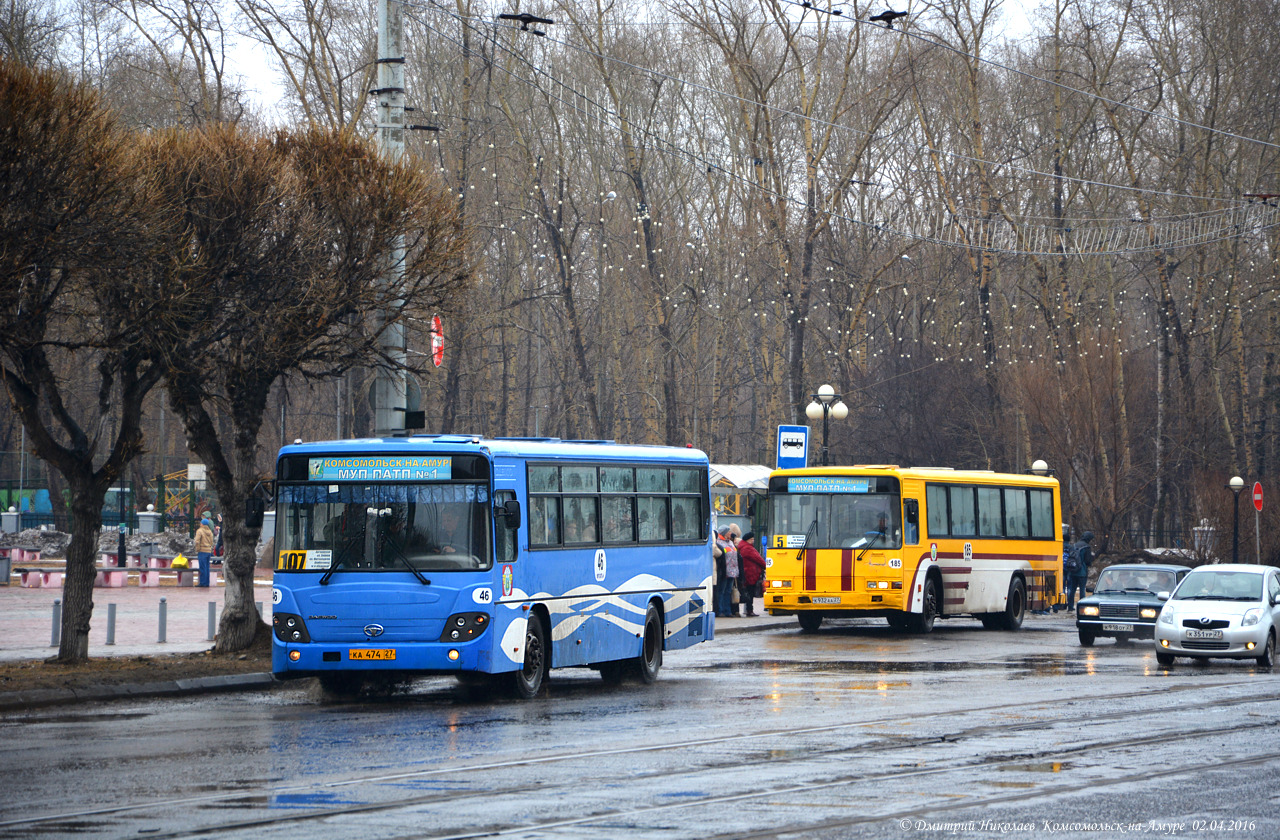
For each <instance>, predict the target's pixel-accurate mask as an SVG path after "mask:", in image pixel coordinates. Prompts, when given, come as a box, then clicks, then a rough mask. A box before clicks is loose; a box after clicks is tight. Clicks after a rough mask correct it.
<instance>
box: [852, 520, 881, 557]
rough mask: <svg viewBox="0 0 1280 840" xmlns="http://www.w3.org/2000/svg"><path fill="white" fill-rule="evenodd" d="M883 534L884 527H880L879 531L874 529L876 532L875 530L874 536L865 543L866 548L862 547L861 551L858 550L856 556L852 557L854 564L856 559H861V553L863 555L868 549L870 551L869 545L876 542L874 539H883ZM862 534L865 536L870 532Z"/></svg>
mask: <svg viewBox="0 0 1280 840" xmlns="http://www.w3.org/2000/svg"><path fill="white" fill-rule="evenodd" d="M884 534H885V530H884V528H881V529H880V530H879V531H876V532H875V536H874V537H871V542H869V543H867V547H866V548H864V549H862V551H860V552H859V553H858V556H857V557H855V558H853V562H854V563H855V564H857V563H858V561H860V560H861V559H862V555H864V554H866V553H867V552H868V551H870V550H871V547H872V546H874V545H875V544H876V540H882V539H884ZM863 536H864V537H865V536H870V534H863Z"/></svg>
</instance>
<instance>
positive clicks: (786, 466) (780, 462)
mask: <svg viewBox="0 0 1280 840" xmlns="http://www.w3.org/2000/svg"><path fill="white" fill-rule="evenodd" d="M807 466H809V427H808V426H779V427H778V458H777V466H776V467H775V469H779V470H793V469H801V468H803V467H807Z"/></svg>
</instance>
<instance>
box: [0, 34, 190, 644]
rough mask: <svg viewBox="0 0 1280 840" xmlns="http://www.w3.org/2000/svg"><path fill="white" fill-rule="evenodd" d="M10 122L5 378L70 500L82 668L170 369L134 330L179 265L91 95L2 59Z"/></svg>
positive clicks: (68, 608) (67, 626)
mask: <svg viewBox="0 0 1280 840" xmlns="http://www.w3.org/2000/svg"><path fill="white" fill-rule="evenodd" d="M0 125H4V126H5V127H6V128H5V130H4V131H3V132H0V354H2V357H3V364H2V365H0V377H2V378H3V381H4V386H5V390H6V393H7V394H8V397H9V401H10V404H11V405H12V406H13V407H14V409H15V411H16V412H17V414H18V415H19V417H21V419H22V423H23V425H24V426H25V427H26V430H27V435H28V438H29V440H30V442H31V444H32V446H33V447H34V450H35V452H36V454H37V455H38V456H39V457H40V458H41V459H43V460H44V461H45V462H46V463H47V464H49V465H50V466H51V467H52V468H53V469H54V470H56V471H57V472H58V473H59V474H60V475H61V476H62V478H63V479H64V480H65V481H66V484H67V488H68V490H69V491H70V493H71V519H72V529H71V534H72V539H71V545H70V546H69V547H68V549H67V577H66V589H65V597H64V612H63V619H62V637H61V643H60V646H59V649H58V655H57V657H56V659H57V661H59V662H76V661H80V660H83V659H84V658H86V657H87V656H88V647H89V624H90V619H91V617H92V612H93V597H92V596H93V584H94V568H95V561H96V558H97V548H98V533H99V530H100V527H101V524H102V502H103V499H104V498H105V496H106V491H107V488H108V487H110V486H111V485H112V483H113V482H114V481H115V480H116V479H117V478H118V477H119V476H120V475H121V474H122V473H123V471H124V469H125V467H126V465H127V464H128V463H129V461H130V460H131V459H132V458H134V457H135V456H136V455H138V453H139V452H141V451H142V427H141V423H142V403H143V397H144V396H145V395H146V393H147V392H148V391H149V390H150V389H151V388H152V387H153V386H154V385H155V384H157V383H158V382H159V381H160V377H161V373H162V370H163V369H162V368H161V367H160V366H159V365H158V364H156V363H155V362H153V361H151V360H149V359H148V358H147V356H146V354H145V352H144V351H145V347H144V346H143V345H142V344H141V342H140V341H139V339H140V337H141V331H140V330H138V328H137V325H138V324H140V323H146V322H148V321H149V320H150V319H151V318H153V317H155V316H156V315H157V313H158V311H159V309H160V308H162V306H163V304H164V303H165V302H166V301H172V300H174V299H175V297H176V298H180V297H181V295H182V290H181V289H179V288H169V289H166V288H164V287H162V286H159V285H157V284H156V283H154V281H155V279H156V277H157V273H156V272H155V271H154V270H152V269H153V268H154V266H155V265H156V263H157V262H158V261H160V260H164V259H172V258H173V256H172V252H166V250H165V249H163V247H162V242H163V234H164V232H165V231H166V230H167V223H166V222H165V214H163V213H158V212H156V209H157V208H156V206H155V205H154V204H153V203H152V202H151V196H150V195H149V194H148V191H147V184H146V182H145V180H144V179H142V178H141V177H140V175H139V171H138V169H137V166H136V161H133V160H131V158H130V155H129V154H128V149H127V144H128V138H127V136H126V135H124V134H123V133H122V132H120V131H119V130H118V129H117V128H116V126H115V125H114V124H113V122H112V119H111V118H110V117H109V116H108V115H107V113H106V112H105V111H104V110H103V109H102V107H101V105H100V104H99V101H98V98H97V97H96V96H95V95H94V94H93V93H91V92H90V91H88V90H86V89H84V88H82V87H78V86H75V85H73V84H70V83H68V82H67V81H66V80H65V79H64V78H62V77H60V76H58V75H56V74H53V73H50V72H37V71H33V70H29V69H27V68H24V67H22V66H20V65H18V64H16V63H14V62H10V61H7V60H3V59H0ZM85 386H89V387H88V388H87V392H86V390H85Z"/></svg>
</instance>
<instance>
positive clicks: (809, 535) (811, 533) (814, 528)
mask: <svg viewBox="0 0 1280 840" xmlns="http://www.w3.org/2000/svg"><path fill="white" fill-rule="evenodd" d="M817 535H818V517H816V516H815V517H814V518H813V521H812V522H810V523H809V529H808V530H807V531H805V532H804V545H802V546H800V550H799V551H797V552H796V559H797V560H799V559H800V558H801V557H803V556H804V550H805V549H806V548H808V547H809V540H811V539H813V538H814V537H815V536H817Z"/></svg>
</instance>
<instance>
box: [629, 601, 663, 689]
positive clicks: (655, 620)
mask: <svg viewBox="0 0 1280 840" xmlns="http://www.w3.org/2000/svg"><path fill="white" fill-rule="evenodd" d="M631 670H632V671H633V672H635V675H636V676H637V677H639V678H640V682H642V683H645V684H649V683H653V682H656V681H657V679H658V672H659V671H661V670H662V618H661V616H659V615H658V608H657V607H655V606H654V605H653V604H650V605H649V611H648V612H646V613H645V616H644V636H643V637H641V641H640V655H639V656H637V657H636V658H635V659H633V660H632V661H631Z"/></svg>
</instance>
